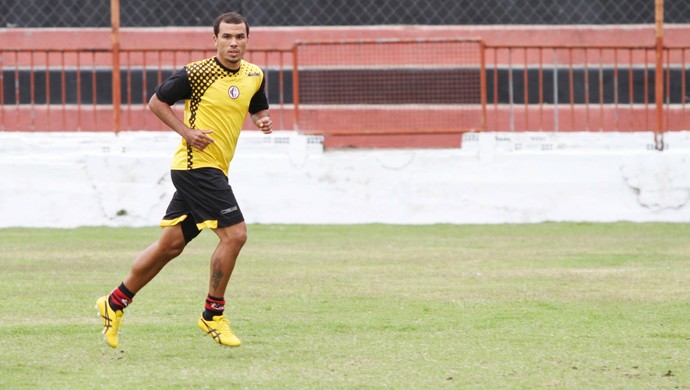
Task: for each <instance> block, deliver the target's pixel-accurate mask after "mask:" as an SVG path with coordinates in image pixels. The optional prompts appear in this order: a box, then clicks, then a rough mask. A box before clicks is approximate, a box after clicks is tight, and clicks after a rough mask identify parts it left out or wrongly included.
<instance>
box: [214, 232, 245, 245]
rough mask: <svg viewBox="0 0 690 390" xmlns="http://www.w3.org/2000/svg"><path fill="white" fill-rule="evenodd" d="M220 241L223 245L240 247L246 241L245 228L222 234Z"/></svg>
mask: <svg viewBox="0 0 690 390" xmlns="http://www.w3.org/2000/svg"><path fill="white" fill-rule="evenodd" d="M220 242H221V244H223V245H228V246H232V247H235V248H242V247H243V246H244V244H245V243H246V242H247V231H246V230H240V231H235V232H233V234H229V235H226V236H223V237H222V238H221V239H220Z"/></svg>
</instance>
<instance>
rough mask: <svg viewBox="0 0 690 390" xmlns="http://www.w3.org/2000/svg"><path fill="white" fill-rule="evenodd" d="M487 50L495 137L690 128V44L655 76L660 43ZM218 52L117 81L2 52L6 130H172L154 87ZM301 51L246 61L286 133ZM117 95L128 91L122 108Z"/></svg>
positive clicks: (133, 55)
mask: <svg viewBox="0 0 690 390" xmlns="http://www.w3.org/2000/svg"><path fill="white" fill-rule="evenodd" d="M481 47H482V55H481V56H480V60H479V61H478V62H477V64H476V68H477V69H482V68H483V69H485V71H484V72H480V73H481V77H482V78H483V79H484V81H482V82H481V85H482V91H481V100H482V102H481V103H482V104H481V107H482V111H483V112H482V115H483V117H484V125H483V126H482V128H486V129H487V130H489V131H550V132H560V131H619V132H631V131H652V132H655V134H663V132H665V131H676V130H688V129H690V123H688V116H687V113H686V108H687V97H686V95H687V86H686V83H687V73H688V63H687V62H688V56H687V52H688V50H690V47H685V46H678V47H663V50H662V56H661V57H660V58H661V60H662V68H663V72H662V74H658V73H656V69H657V67H658V66H659V65H658V58H657V56H656V50H657V48H656V47H654V46H615V45H609V46H587V45H570V46H548V45H542V46H540V45H530V46H526V45H512V46H509V45H502V46H495V45H494V46H492V45H484V44H482V45H481ZM213 53H214V51H213V50H199V49H193V48H178V49H165V50H161V49H120V50H119V55H118V56H117V59H118V60H119V63H120V64H119V68H120V72H116V73H117V75H119V76H121V79H120V81H119V82H117V80H116V78H115V77H113V51H112V50H110V49H90V50H83V49H82V50H75V49H0V76H2V77H0V131H17V130H23V131H27V130H28V131H32V130H33V131H118V130H165V128H164V125H162V124H161V123H160V121H158V120H157V119H156V118H155V117H154V116H153V115H151V114H149V113H147V112H146V104H147V101H148V98H149V96H151V93H152V92H153V89H154V88H155V86H156V85H157V84H158V83H160V82H161V81H162V80H163V79H164V78H165V77H167V76H168V75H169V74H171V73H172V72H173V71H174V70H176V69H178V68H180V67H181V66H183V65H184V64H186V63H187V62H189V61H192V60H196V59H200V58H203V57H207V56H212V55H213ZM294 53H295V51H294V50H250V51H248V52H247V55H246V58H247V60H249V61H251V62H253V63H256V64H257V65H259V66H261V67H262V68H263V69H264V70H265V71H266V75H267V82H268V85H269V99H270V100H271V107H272V111H273V116H274V123H276V127H277V128H281V129H292V128H294V127H293V126H294V119H295V118H294V117H295V108H294V107H293V105H292V103H293V102H297V101H299V99H300V94H299V89H298V87H299V83H300V80H299V79H298V78H297V77H298V74H297V72H293V70H298V69H299V67H300V66H301V63H300V60H299V58H298V57H297V56H295V54H294ZM658 77H661V80H662V82H661V83H659V82H658V81H657V80H658V79H657V78H658ZM117 84H119V88H118V87H115V85H117ZM113 88H115V89H113ZM114 90H115V91H119V92H120V93H121V94H120V104H119V105H120V109H119V110H118V109H115V111H114V109H113V107H117V106H118V102H117V100H118V99H116V96H115V95H116V94H113V91H114ZM659 91H661V94H660V95H659ZM293 92H294V94H293ZM658 96H662V98H661V100H662V101H661V104H660V105H659V106H657V102H659V100H660V99H659V98H658ZM116 113H119V114H120V119H119V124H118V123H117V122H118V119H116V117H115V114H116ZM248 128H250V127H248ZM365 130H366V129H363V131H365Z"/></svg>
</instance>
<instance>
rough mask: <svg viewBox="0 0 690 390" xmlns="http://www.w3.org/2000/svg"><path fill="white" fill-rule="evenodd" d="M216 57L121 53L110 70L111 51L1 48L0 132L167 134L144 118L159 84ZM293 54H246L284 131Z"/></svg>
mask: <svg viewBox="0 0 690 390" xmlns="http://www.w3.org/2000/svg"><path fill="white" fill-rule="evenodd" d="M214 53H215V50H199V49H195V48H194V49H192V48H177V49H165V50H161V49H119V54H118V55H117V56H116V58H117V60H118V61H117V62H118V63H117V64H113V62H114V60H113V58H114V57H113V51H111V50H109V49H90V50H83V49H81V50H76V49H0V131H119V130H165V127H164V125H163V124H161V122H160V121H158V120H157V119H156V118H155V116H153V115H151V114H150V113H147V103H148V99H149V97H150V96H151V94H152V93H153V91H154V89H155V87H156V85H158V84H159V83H160V82H162V81H163V80H164V78H166V77H168V76H169V75H170V74H172V72H174V71H175V70H177V69H179V68H181V67H182V66H184V65H185V64H187V63H188V62H191V61H195V60H198V59H201V58H205V57H210V56H212V55H214ZM291 55H292V51H290V50H249V51H248V52H247V53H246V56H245V58H246V59H247V60H248V61H251V62H253V63H255V64H257V65H258V66H260V67H261V68H262V69H264V71H265V74H266V83H267V85H268V87H269V99H270V100H271V106H272V112H273V116H274V123H276V125H278V126H281V127H282V126H291V125H292V123H291V110H290V109H286V104H287V103H286V101H285V94H284V90H285V80H286V79H288V76H286V74H287V73H288V72H290V69H291V64H292V58H291ZM118 68H119V72H118V71H113V69H118ZM274 79H275V80H274ZM178 106H179V105H176V106H175V108H176V109H177V110H178V111H179V110H181V107H178ZM248 128H251V126H248Z"/></svg>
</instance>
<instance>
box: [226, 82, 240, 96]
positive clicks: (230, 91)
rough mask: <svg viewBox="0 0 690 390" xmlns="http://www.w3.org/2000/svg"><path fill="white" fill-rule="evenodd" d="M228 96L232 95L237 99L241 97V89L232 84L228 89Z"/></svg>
mask: <svg viewBox="0 0 690 390" xmlns="http://www.w3.org/2000/svg"><path fill="white" fill-rule="evenodd" d="M228 96H230V97H231V98H233V99H237V98H238V97H240V89H239V88H237V87H236V86H234V85H233V86H231V87H230V89H228Z"/></svg>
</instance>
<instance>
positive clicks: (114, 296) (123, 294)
mask: <svg viewBox="0 0 690 390" xmlns="http://www.w3.org/2000/svg"><path fill="white" fill-rule="evenodd" d="M132 299H134V293H133V292H131V291H129V289H127V287H125V284H124V283H120V286H119V287H118V288H116V289H115V290H113V292H111V293H110V296H109V297H108V303H110V307H112V308H113V310H115V311H118V310H124V308H125V307H127V306H129V304H130V303H132Z"/></svg>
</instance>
